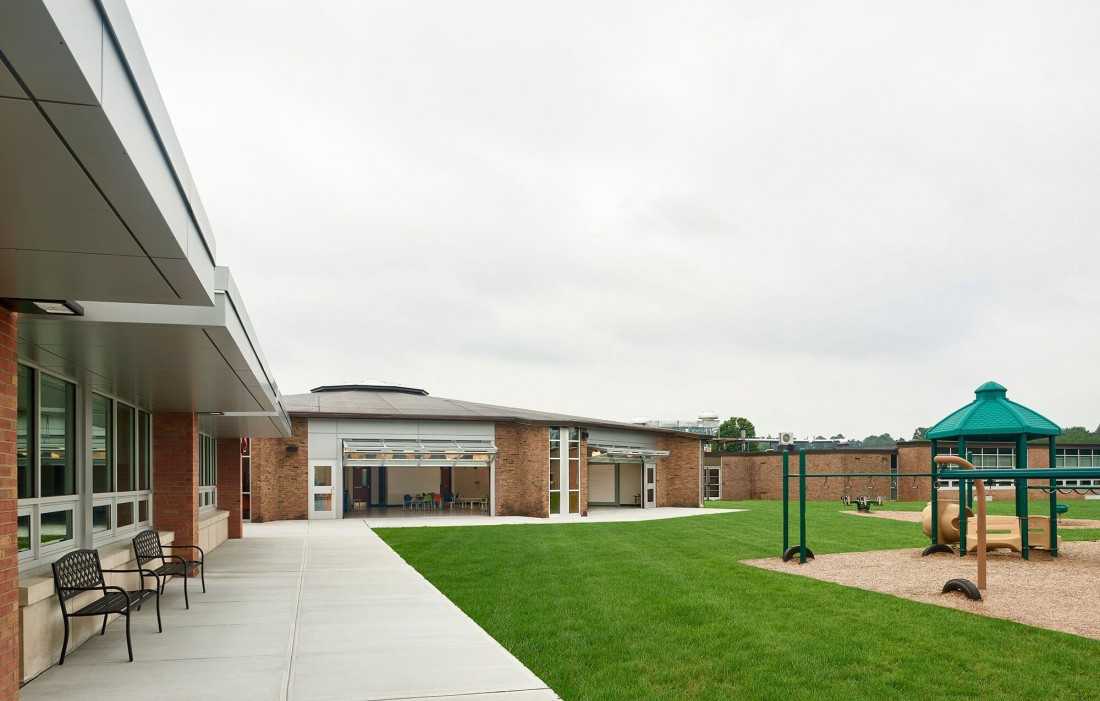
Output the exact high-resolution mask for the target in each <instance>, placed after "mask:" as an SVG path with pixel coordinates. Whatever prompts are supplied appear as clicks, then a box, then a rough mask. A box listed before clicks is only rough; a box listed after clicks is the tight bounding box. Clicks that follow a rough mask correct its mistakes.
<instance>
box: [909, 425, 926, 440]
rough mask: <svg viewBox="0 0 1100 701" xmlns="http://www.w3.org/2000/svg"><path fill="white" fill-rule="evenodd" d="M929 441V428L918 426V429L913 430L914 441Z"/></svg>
mask: <svg viewBox="0 0 1100 701" xmlns="http://www.w3.org/2000/svg"><path fill="white" fill-rule="evenodd" d="M927 439H928V427H927V426H918V427H917V428H915V429H913V440H915V441H923V440H927Z"/></svg>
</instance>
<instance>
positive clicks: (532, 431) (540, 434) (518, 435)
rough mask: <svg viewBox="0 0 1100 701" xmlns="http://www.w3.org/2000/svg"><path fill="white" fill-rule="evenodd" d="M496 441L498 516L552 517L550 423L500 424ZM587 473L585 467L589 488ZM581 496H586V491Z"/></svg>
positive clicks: (583, 473)
mask: <svg viewBox="0 0 1100 701" xmlns="http://www.w3.org/2000/svg"><path fill="white" fill-rule="evenodd" d="M496 444H497V450H498V452H497V458H496V467H495V468H494V470H495V472H496V491H495V493H494V494H493V498H494V500H495V501H496V513H497V515H498V516H538V517H543V518H545V517H547V516H549V515H550V496H549V495H550V429H549V428H547V427H546V426H526V425H522V424H514V423H498V424H497V425H496ZM583 467H584V465H582V468H583ZM586 472H587V471H586V470H584V469H582V471H581V475H582V483H581V484H582V486H581V489H582V490H584V489H586V488H587V485H586V481H585V480H584V476H585V474H586ZM581 496H582V497H585V496H586V495H585V494H583V493H582V495H581ZM582 503H583V501H582ZM586 510H587V509H586Z"/></svg>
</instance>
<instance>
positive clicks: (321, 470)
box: [309, 460, 336, 518]
mask: <svg viewBox="0 0 1100 701" xmlns="http://www.w3.org/2000/svg"><path fill="white" fill-rule="evenodd" d="M335 478H336V463H335V462H334V461H332V460H311V461H310V463H309V517H310V518H336V484H335Z"/></svg>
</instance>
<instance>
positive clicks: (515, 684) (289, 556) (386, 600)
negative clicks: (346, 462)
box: [20, 520, 557, 701]
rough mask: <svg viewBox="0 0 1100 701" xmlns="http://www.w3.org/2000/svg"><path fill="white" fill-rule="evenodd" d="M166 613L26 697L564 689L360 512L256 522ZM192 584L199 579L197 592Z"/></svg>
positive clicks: (541, 693)
mask: <svg viewBox="0 0 1100 701" xmlns="http://www.w3.org/2000/svg"><path fill="white" fill-rule="evenodd" d="M206 580H207V582H206V583H207V592H208V593H206V594H203V593H202V590H201V588H200V587H199V585H198V581H197V580H192V581H191V582H189V591H190V594H191V610H190V611H185V610H184V608H183V594H182V587H181V583H180V582H179V581H173V582H170V583H169V584H168V592H167V593H166V595H165V596H164V597H163V598H162V601H161V606H162V612H163V616H164V632H163V633H159V634H158V633H157V627H156V615H155V613H154V612H153V611H151V610H148V609H143V610H142V611H141V612H138V613H136V614H134V617H133V622H132V626H133V639H134V660H135V661H134V662H127V661H126V641H125V630H124V628H123V623H122V622H118V623H114V624H112V625H110V626H108V628H107V634H106V635H105V636H102V637H101V636H95V637H93V638H92V639H91V640H89V641H88V642H86V643H85V644H84V645H82V646H81V647H79V648H78V649H77V650H76V651H75V652H72V653H70V655H69V656H67V657H66V660H65V665H64V666H63V667H58V666H56V665H55V666H54V667H52V668H50V669H49V670H47V671H46V672H45V673H43V674H42V675H41V676H40V677H38V678H37V679H35V680H34V681H32V682H31V683H29V684H28V685H27V686H25V687H24V688H23V689H22V690H21V691H20V698H21V699H24V700H25V701H38V700H40V699H41V700H46V699H49V700H50V701H57V700H58V699H77V698H79V699H87V700H88V701H95V700H98V699H103V700H105V701H106V700H108V699H109V700H111V701H126V700H128V699H135V700H136V699H142V700H144V699H151V698H155V699H163V700H173V701H174V700H177V699H178V700H179V701H185V700H186V701H194V699H203V700H204V701H213V700H215V699H226V700H227V701H228V700H232V701H265V700H267V699H271V700H273V701H274V700H277V699H290V700H293V701H320V700H322V699H324V700H333V701H335V700H341V699H347V700H348V701H352V700H354V701H366V700H376V699H402V700H404V701H417V700H419V701H427V700H428V699H439V698H442V697H453V696H461V698H462V700H463V701H480V700H482V699H485V700H486V701H489V700H492V701H543V700H544V699H546V700H550V699H557V695H556V694H554V692H553V691H551V690H550V689H549V688H548V687H547V686H546V684H544V683H543V682H542V681H541V680H539V679H538V677H536V676H535V675H534V674H533V673H531V671H530V670H528V669H527V668H526V667H525V666H524V665H523V664H521V663H520V662H519V661H518V660H517V659H516V658H515V657H513V656H512V655H511V654H510V653H509V652H508V651H507V650H505V649H504V648H503V647H501V645H500V644H499V643H497V642H496V641H495V640H493V638H491V637H490V636H489V635H488V634H487V633H485V631H483V630H482V629H481V628H480V627H479V626H478V625H477V624H476V623H474V622H473V621H472V620H471V619H470V618H469V617H468V616H467V615H466V614H464V613H463V612H462V611H461V610H459V609H458V607H456V606H455V605H454V604H452V603H451V602H450V601H449V600H448V599H447V598H446V597H444V596H443V595H442V594H441V593H440V592H439V591H438V590H437V589H436V588H435V587H433V586H432V585H431V584H430V583H429V582H428V581H427V580H426V579H424V578H423V577H422V576H420V574H419V573H417V572H416V571H415V570H413V569H412V568H411V567H410V566H409V565H407V564H406V563H405V562H404V560H402V559H401V558H400V557H398V556H397V554H396V553H394V552H393V550H391V549H390V548H389V547H388V546H387V545H386V544H385V543H383V542H382V541H381V539H379V538H378V537H377V536H376V535H375V534H374V533H373V532H372V531H371V530H370V529H369V528H367V526H366V525H365V524H364V522H363V521H362V520H348V521H329V522H318V521H278V522H274V523H265V524H246V531H245V538H244V539H243V540H234V541H229V542H227V543H225V544H224V545H222V546H221V547H219V548H218V549H217V550H215V551H214V552H212V553H210V555H209V556H208V557H207V575H206ZM191 585H194V586H193V587H192V586H191Z"/></svg>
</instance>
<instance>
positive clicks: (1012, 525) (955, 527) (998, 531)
mask: <svg viewBox="0 0 1100 701" xmlns="http://www.w3.org/2000/svg"><path fill="white" fill-rule="evenodd" d="M936 506H937V507H938V510H939V512H940V521H939V533H938V534H937V535H938V536H939V542H941V543H944V544H950V545H954V544H955V543H958V542H959V503H958V502H956V501H940V502H937V504H936ZM1028 522H1029V523H1030V524H1031V529H1030V531H1029V532H1028V545H1030V546H1032V547H1035V548H1045V549H1047V550H1049V549H1050V519H1049V518H1047V517H1046V516H1031V517H1030V518H1029V519H1028ZM985 523H986V526H985V548H986V550H993V549H994V548H1009V549H1010V550H1012V551H1013V552H1017V553H1018V552H1020V551H1021V550H1022V549H1023V546H1022V543H1021V540H1020V519H1018V518H1016V517H1015V516H986V517H985ZM921 524H922V526H923V530H924V534H925V535H926V536H928V537H929V538H931V537H932V502H928V505H927V506H925V507H924V512H923V513H922V519H921ZM1061 544H1062V536H1058V545H1059V546H1060V545H1061ZM977 549H978V520H977V519H976V518H974V512H973V511H972V510H971V509H969V508H967V510H966V551H967V552H974V551H976V550H977Z"/></svg>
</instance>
